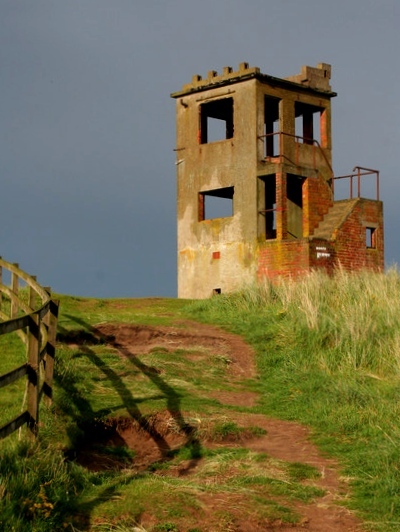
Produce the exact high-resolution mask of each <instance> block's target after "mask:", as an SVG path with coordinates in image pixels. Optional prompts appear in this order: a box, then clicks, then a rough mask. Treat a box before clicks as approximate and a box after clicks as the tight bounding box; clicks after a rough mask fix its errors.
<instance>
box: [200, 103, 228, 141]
mask: <svg viewBox="0 0 400 532" xmlns="http://www.w3.org/2000/svg"><path fill="white" fill-rule="evenodd" d="M232 137H233V98H223V99H221V100H214V101H212V102H207V103H203V104H201V105H200V143H201V144H207V143H208V142H216V141H218V140H226V139H231V138H232Z"/></svg>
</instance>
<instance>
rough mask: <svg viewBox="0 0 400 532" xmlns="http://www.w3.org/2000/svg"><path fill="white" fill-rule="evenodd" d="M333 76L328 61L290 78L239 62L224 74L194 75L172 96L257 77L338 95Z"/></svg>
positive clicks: (304, 68) (304, 69)
mask: <svg viewBox="0 0 400 532" xmlns="http://www.w3.org/2000/svg"><path fill="white" fill-rule="evenodd" d="M330 77H331V65H328V64H326V63H318V65H317V66H316V67H311V66H307V65H304V66H302V67H301V72H300V74H296V75H295V76H290V77H288V78H276V77H274V76H270V75H267V74H262V73H261V71H260V68H259V67H250V66H249V63H239V69H238V70H233V68H232V67H230V66H226V67H224V68H223V69H222V74H219V73H218V72H217V71H216V70H210V71H209V72H208V74H207V77H206V78H205V79H203V78H202V76H200V75H199V74H195V75H194V76H193V77H192V81H191V83H186V84H185V85H183V87H182V89H181V90H180V91H178V92H174V93H172V94H171V97H172V98H179V97H181V96H184V95H187V94H190V93H194V92H200V91H204V90H207V89H211V88H214V87H218V86H222V85H229V84H232V83H237V82H240V81H245V80H248V79H252V78H256V79H258V80H260V81H261V82H264V83H273V84H274V85H283V86H284V85H286V86H288V85H290V84H291V83H296V85H301V86H302V87H303V90H307V89H311V90H315V91H320V92H325V93H327V92H328V93H330V95H331V96H336V94H335V93H333V92H332V91H331V86H330V84H329V80H330Z"/></svg>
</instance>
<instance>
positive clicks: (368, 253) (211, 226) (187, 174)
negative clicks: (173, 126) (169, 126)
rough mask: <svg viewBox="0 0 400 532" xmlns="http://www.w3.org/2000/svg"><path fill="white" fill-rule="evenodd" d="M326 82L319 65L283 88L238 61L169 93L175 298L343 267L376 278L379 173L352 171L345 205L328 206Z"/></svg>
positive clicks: (326, 70)
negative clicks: (364, 183)
mask: <svg viewBox="0 0 400 532" xmlns="http://www.w3.org/2000/svg"><path fill="white" fill-rule="evenodd" d="M330 76H331V67H330V65H327V64H324V63H321V64H319V65H317V67H316V68H313V67H309V66H303V67H302V70H301V73H300V74H298V75H296V76H292V77H290V78H286V79H279V78H275V77H272V76H269V75H266V74H262V73H261V72H260V69H259V68H257V67H253V68H249V65H248V64H247V63H241V64H240V65H239V70H238V71H233V69H232V68H231V67H225V68H224V69H223V72H222V74H218V73H217V72H215V71H211V72H209V73H208V76H207V79H202V78H201V76H198V75H196V76H194V77H193V79H192V82H191V83H190V84H187V85H184V86H183V88H182V90H181V91H179V92H175V93H173V94H172V95H171V96H172V97H173V98H175V99H176V110H177V145H176V154H177V160H176V165H177V180H178V213H177V215H178V297H183V298H204V297H209V296H210V295H212V294H215V293H221V292H230V291H233V290H235V289H238V288H240V287H241V286H243V285H244V284H248V283H252V282H254V281H256V280H257V279H258V278H261V277H264V276H267V277H270V278H275V277H277V276H298V275H301V274H303V273H304V272H307V271H310V269H313V268H324V269H325V270H327V271H328V272H331V271H333V269H334V268H335V267H336V266H338V265H339V264H340V265H341V266H342V267H343V268H345V269H349V270H357V269H362V268H372V269H376V270H381V269H383V207H382V203H381V202H380V201H379V183H378V179H379V173H378V172H377V171H376V170H370V169H365V168H362V167H356V168H355V169H354V170H353V173H352V174H349V175H348V176H343V177H345V178H347V180H349V182H350V198H349V199H345V200H339V201H334V183H335V182H336V179H339V178H335V177H334V175H333V170H332V142H331V98H332V97H334V96H336V94H335V93H334V92H332V90H331V87H330ZM364 175H369V176H371V175H374V176H376V183H377V192H376V198H375V199H365V198H362V197H361V177H363V176H364ZM353 178H355V179H356V181H357V185H358V186H357V190H356V191H355V192H354V194H353Z"/></svg>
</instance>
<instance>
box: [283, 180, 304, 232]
mask: <svg viewBox="0 0 400 532" xmlns="http://www.w3.org/2000/svg"><path fill="white" fill-rule="evenodd" d="M304 181H305V179H304V177H301V176H298V175H293V174H287V180H286V197H287V231H288V235H289V237H292V238H302V236H303V183H304Z"/></svg>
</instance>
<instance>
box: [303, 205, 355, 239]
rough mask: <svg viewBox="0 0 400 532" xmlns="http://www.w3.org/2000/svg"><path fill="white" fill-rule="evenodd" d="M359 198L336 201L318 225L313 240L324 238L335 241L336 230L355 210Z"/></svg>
mask: <svg viewBox="0 0 400 532" xmlns="http://www.w3.org/2000/svg"><path fill="white" fill-rule="evenodd" d="M357 201H358V198H355V199H351V200H339V201H335V202H334V204H333V206H332V207H331V208H330V209H329V211H328V212H327V214H326V215H325V216H324V219H323V220H322V221H321V222H320V223H319V224H318V227H317V228H316V229H315V231H314V234H313V235H312V238H322V239H324V240H334V239H335V236H336V234H335V233H336V230H337V229H339V227H340V226H341V225H342V223H343V222H344V221H345V220H346V218H347V216H348V215H349V214H350V213H351V211H352V210H353V208H354V206H355V204H356V203H357Z"/></svg>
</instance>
